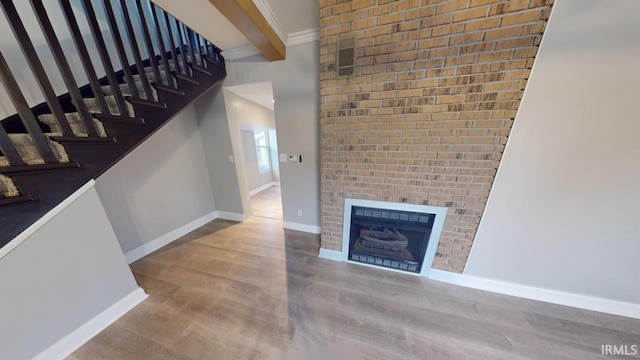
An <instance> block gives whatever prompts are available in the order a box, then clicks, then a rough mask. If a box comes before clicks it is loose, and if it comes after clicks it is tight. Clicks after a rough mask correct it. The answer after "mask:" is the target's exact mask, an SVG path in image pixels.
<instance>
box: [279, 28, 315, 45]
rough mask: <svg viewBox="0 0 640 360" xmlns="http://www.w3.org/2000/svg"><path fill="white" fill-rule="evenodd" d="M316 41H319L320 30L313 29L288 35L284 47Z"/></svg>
mask: <svg viewBox="0 0 640 360" xmlns="http://www.w3.org/2000/svg"><path fill="white" fill-rule="evenodd" d="M316 40H320V29H318V28H313V29H307V30H302V31H298V32H295V33H291V34H289V36H287V43H286V45H287V46H294V45H300V44H304V43H308V42H312V41H316Z"/></svg>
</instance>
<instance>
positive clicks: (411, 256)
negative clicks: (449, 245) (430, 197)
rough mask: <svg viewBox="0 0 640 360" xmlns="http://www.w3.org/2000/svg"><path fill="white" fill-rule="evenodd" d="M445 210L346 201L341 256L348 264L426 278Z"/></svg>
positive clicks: (356, 200) (352, 200) (367, 201)
mask: <svg viewBox="0 0 640 360" xmlns="http://www.w3.org/2000/svg"><path fill="white" fill-rule="evenodd" d="M446 211H447V209H446V208H441V207H433V206H421V205H412V204H400V203H390V202H379V201H370V200H358V199H346V200H345V227H344V235H343V253H344V252H346V254H345V255H346V256H347V260H349V261H351V262H356V263H361V264H366V265H370V266H379V267H383V268H388V269H392V270H396V271H403V272H411V273H417V274H422V275H426V273H427V272H428V270H429V269H430V267H431V264H432V262H433V257H434V256H435V249H436V247H437V243H438V238H439V236H440V232H441V229H442V224H443V223H444V216H445V215H446Z"/></svg>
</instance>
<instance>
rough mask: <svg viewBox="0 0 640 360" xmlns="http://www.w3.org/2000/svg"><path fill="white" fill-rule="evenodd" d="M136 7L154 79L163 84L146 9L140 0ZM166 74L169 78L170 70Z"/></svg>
mask: <svg viewBox="0 0 640 360" xmlns="http://www.w3.org/2000/svg"><path fill="white" fill-rule="evenodd" d="M136 6H137V8H138V21H139V24H140V28H141V29H142V35H143V36H144V43H145V45H146V47H147V54H148V55H149V63H150V64H151V70H152V71H153V78H154V79H155V82H156V84H162V76H161V75H160V70H159V67H158V59H157V58H156V52H155V49H154V48H153V43H152V42H151V35H149V28H148V25H147V19H146V15H145V14H144V9H143V8H142V2H141V1H140V0H136ZM165 74H167V76H169V70H168V69H165Z"/></svg>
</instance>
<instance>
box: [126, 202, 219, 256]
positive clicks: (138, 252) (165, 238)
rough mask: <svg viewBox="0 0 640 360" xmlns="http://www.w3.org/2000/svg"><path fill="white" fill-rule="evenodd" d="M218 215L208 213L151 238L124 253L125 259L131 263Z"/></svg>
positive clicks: (215, 212) (216, 213)
mask: <svg viewBox="0 0 640 360" xmlns="http://www.w3.org/2000/svg"><path fill="white" fill-rule="evenodd" d="M218 217H221V216H219V213H218V212H217V211H214V212H212V213H209V214H207V215H205V216H202V217H200V218H198V219H196V220H193V221H192V222H190V223H188V224H186V225H183V226H181V227H179V228H177V229H175V230H173V231H171V232H169V233H166V234H164V235H162V236H160V237H159V238H157V239H155V240H152V241H150V242H148V243H146V244H144V245H142V246H140V247H138V248H135V249H133V250H131V251H129V252H127V253H126V254H124V257H125V258H126V259H127V263H129V264H131V263H132V262H134V261H137V260H139V259H142V258H143V257H145V256H147V255H149V254H151V253H152V252H154V251H156V250H158V249H160V248H161V247H163V246H166V245H168V244H170V243H171V242H173V241H175V240H176V239H178V238H180V237H181V236H184V235H186V234H188V233H190V232H191V231H193V230H195V229H197V228H199V227H200V226H202V225H204V224H207V223H209V222H211V221H213V220H215V219H216V218H218Z"/></svg>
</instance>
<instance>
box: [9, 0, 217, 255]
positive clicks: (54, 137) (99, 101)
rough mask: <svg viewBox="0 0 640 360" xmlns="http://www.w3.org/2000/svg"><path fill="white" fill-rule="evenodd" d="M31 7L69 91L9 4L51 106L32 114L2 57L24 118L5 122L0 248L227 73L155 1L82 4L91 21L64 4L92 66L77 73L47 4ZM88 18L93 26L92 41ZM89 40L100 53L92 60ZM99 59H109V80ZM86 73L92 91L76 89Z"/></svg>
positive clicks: (205, 45)
mask: <svg viewBox="0 0 640 360" xmlns="http://www.w3.org/2000/svg"><path fill="white" fill-rule="evenodd" d="M21 1H25V0H21ZM29 2H30V5H31V8H32V10H33V14H34V15H35V17H36V18H37V21H38V24H39V26H40V28H39V29H38V30H39V31H41V32H42V34H43V36H44V38H45V39H46V43H47V45H48V47H49V50H50V51H51V54H52V55H53V58H54V60H55V64H56V66H57V71H59V73H60V75H61V76H62V78H63V79H64V84H65V86H66V89H67V90H68V92H67V93H65V94H63V95H61V96H57V95H56V92H55V91H54V89H53V85H52V82H51V80H50V78H49V76H48V74H49V71H50V70H49V69H45V67H44V65H43V62H42V58H41V55H40V54H38V52H37V51H36V48H35V46H34V44H33V42H32V41H31V39H30V37H29V34H28V33H27V29H25V26H24V23H23V21H22V20H21V18H20V14H19V13H18V11H17V10H16V7H15V4H14V1H13V0H0V7H1V8H2V10H3V13H4V15H5V19H3V20H2V21H7V22H8V24H9V25H10V27H11V30H12V32H13V35H14V36H15V38H16V40H17V44H18V45H19V47H20V49H21V51H22V53H23V55H24V58H25V59H26V65H28V67H29V69H30V70H31V72H32V73H33V75H34V77H35V78H36V81H37V82H38V86H39V89H40V91H41V92H42V95H43V97H44V99H45V102H44V103H42V104H40V105H37V106H35V107H29V105H28V103H27V100H26V99H25V96H24V94H23V92H22V91H21V88H20V86H19V84H18V81H17V80H16V77H15V76H14V73H13V72H12V69H11V68H10V66H9V65H8V64H7V61H6V59H5V56H4V55H3V54H2V52H0V80H2V86H4V89H5V91H6V92H7V94H8V96H9V98H10V99H11V102H12V103H13V105H14V107H15V109H16V112H17V114H15V115H13V116H10V117H8V118H6V119H4V120H2V121H1V122H0V247H2V246H4V245H6V244H7V243H8V242H10V241H11V240H12V239H13V238H14V237H16V236H17V235H18V234H20V233H21V232H22V231H24V230H25V229H26V228H28V227H29V226H30V225H31V224H33V223H34V222H35V221H37V220H38V219H39V218H41V217H42V216H43V215H45V214H46V213H47V212H48V211H50V210H51V209H53V208H54V207H55V206H56V205H58V204H60V203H61V202H62V201H63V200H64V199H66V198H67V197H69V196H70V195H71V194H72V193H74V192H75V191H76V190H78V189H79V188H80V187H82V186H83V185H84V184H86V183H87V182H88V181H90V180H91V179H95V178H97V177H98V176H100V174H102V173H103V172H104V171H106V170H107V169H108V168H109V167H111V166H112V165H114V164H115V163H116V162H117V161H118V160H119V159H121V158H122V157H123V156H125V155H126V154H127V153H129V152H130V151H131V150H133V149H134V148H135V147H136V146H137V145H139V144H140V143H142V142H143V141H144V140H145V139H146V138H147V137H149V136H150V135H152V134H153V133H154V132H155V131H157V130H158V129H159V128H160V127H161V126H162V125H163V124H165V123H166V122H168V121H169V120H170V119H171V118H172V117H174V116H175V115H176V114H178V113H179V112H180V111H181V110H182V109H184V108H185V107H186V106H188V105H189V104H190V103H192V102H193V101H194V100H195V99H196V98H198V97H199V96H200V95H202V94H203V93H204V92H206V91H207V90H209V89H211V88H212V87H214V86H215V85H216V84H218V83H219V82H220V81H221V80H222V79H224V77H225V76H226V71H225V65H224V59H223V58H222V56H221V55H220V50H219V49H218V48H216V47H215V46H214V45H213V44H211V43H210V42H209V41H208V40H206V39H204V38H203V37H202V36H200V35H199V34H197V33H195V32H194V31H193V30H191V29H190V28H188V27H187V26H186V25H185V24H183V23H181V22H179V21H177V20H176V19H175V18H173V17H172V16H171V15H169V14H168V13H166V12H165V11H163V10H162V9H160V8H159V7H157V6H156V5H155V4H153V3H150V2H149V0H99V1H95V0H94V1H93V2H92V1H91V0H80V3H81V5H82V9H81V14H82V15H83V16H77V14H78V12H79V11H78V10H79V9H76V10H75V11H74V8H73V7H74V6H76V7H77V3H75V2H74V4H75V5H72V3H71V2H70V0H59V1H57V4H55V5H59V10H60V11H61V13H62V14H63V15H64V19H65V21H66V25H67V27H68V29H69V34H70V35H71V38H72V40H73V43H74V45H75V48H76V49H77V56H78V58H79V59H74V60H79V62H80V63H82V68H81V69H71V66H70V63H71V62H70V59H69V58H68V55H67V54H65V52H64V51H63V48H62V46H61V44H60V41H59V39H58V37H57V35H56V33H55V31H54V29H53V27H52V24H51V22H52V20H51V19H50V18H49V16H48V13H47V8H45V7H44V6H43V2H42V0H29ZM52 3H54V1H51V3H49V2H47V5H48V7H49V8H50V7H51V6H52V5H54V4H52ZM96 3H98V4H100V6H101V8H100V9H96V8H94V6H95V4H96ZM97 10H100V11H97ZM79 21H82V24H86V25H88V26H89V28H90V30H91V36H90V38H89V39H87V38H86V37H87V35H86V34H84V35H83V34H82V32H81V26H80V23H79ZM29 30H30V32H31V31H33V29H29ZM104 33H109V34H110V39H112V41H113V43H110V42H108V40H106V39H105V37H104ZM140 39H142V40H140ZM88 41H92V42H93V43H94V44H95V45H96V48H97V52H98V53H97V54H90V53H89V50H88V46H87V42H88ZM109 48H111V49H114V48H115V52H116V54H110V51H109ZM90 55H93V56H90ZM114 55H117V58H118V59H119V65H115V64H114V63H113V61H112V58H114V57H116V56H114ZM92 59H99V65H100V67H101V68H102V69H104V74H101V75H99V74H98V72H97V70H96V69H97V68H98V66H96V64H94V62H93V61H94V60H92ZM76 63H77V61H76ZM79 71H82V72H83V73H84V75H85V76H86V78H87V79H88V84H83V86H79V84H77V83H76V80H75V79H76V78H77V77H78V76H77V75H78V72H79Z"/></svg>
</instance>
